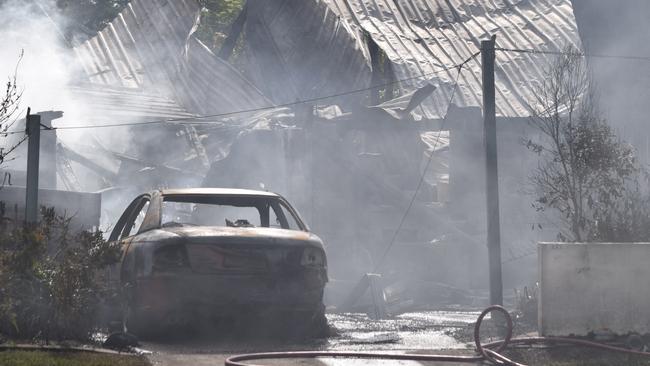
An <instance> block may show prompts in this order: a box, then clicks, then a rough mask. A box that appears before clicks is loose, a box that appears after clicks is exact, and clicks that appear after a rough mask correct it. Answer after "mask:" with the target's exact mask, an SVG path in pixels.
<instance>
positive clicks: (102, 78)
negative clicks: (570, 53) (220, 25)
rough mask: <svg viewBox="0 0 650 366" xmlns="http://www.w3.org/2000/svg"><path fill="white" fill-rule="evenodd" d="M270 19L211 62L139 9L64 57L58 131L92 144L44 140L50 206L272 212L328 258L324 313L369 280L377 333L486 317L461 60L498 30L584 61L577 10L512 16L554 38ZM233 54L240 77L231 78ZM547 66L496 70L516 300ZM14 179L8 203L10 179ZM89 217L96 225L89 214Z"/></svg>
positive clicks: (251, 23) (438, 14)
mask: <svg viewBox="0 0 650 366" xmlns="http://www.w3.org/2000/svg"><path fill="white" fill-rule="evenodd" d="M280 3H287V2H281V1H275V0H265V1H253V0H250V1H248V2H246V3H245V5H244V7H243V9H242V11H241V14H240V16H239V17H237V19H236V20H235V23H233V25H232V30H231V32H230V34H228V35H227V37H226V41H225V42H224V44H223V47H222V48H221V50H220V51H219V52H217V54H215V53H214V52H212V51H211V50H210V49H209V48H208V47H206V46H205V45H204V44H203V43H202V42H201V41H199V39H198V38H197V37H196V36H195V34H194V32H195V31H196V28H197V26H198V22H199V20H200V15H199V14H200V11H201V8H200V5H199V4H198V2H197V1H195V0H134V1H132V2H131V3H130V4H129V5H128V6H127V7H126V8H125V9H124V10H123V11H122V12H121V13H120V14H119V15H118V16H117V17H116V18H115V19H114V20H113V21H112V22H110V23H109V24H108V25H107V26H106V27H105V28H104V29H103V30H101V31H100V32H98V33H97V34H96V35H93V36H91V37H89V38H87V39H77V40H75V41H74V42H73V51H74V54H75V59H76V62H77V63H78V66H79V67H80V69H81V70H83V72H81V73H79V77H78V79H77V80H75V81H74V82H72V83H71V84H70V85H68V86H67V87H66V88H67V90H69V91H70V92H71V94H72V95H73V96H74V98H75V100H77V101H78V103H83V104H84V105H87V106H90V107H91V109H92V111H93V113H92V115H89V116H88V119H87V120H85V121H79V122H78V123H69V124H67V123H66V124H56V122H55V123H54V126H55V127H57V128H59V129H60V130H64V129H65V128H69V129H75V127H78V126H80V125H84V126H91V127H94V128H88V129H86V130H84V131H85V132H84V138H83V139H80V140H79V141H78V142H77V143H75V144H74V145H72V144H66V143H64V142H63V141H60V140H57V139H56V135H57V130H53V131H50V132H48V134H49V136H51V137H50V139H53V142H52V144H51V145H52V146H51V149H50V154H51V156H53V157H55V158H54V159H55V163H53V165H48V166H56V167H57V168H56V176H57V177H58V179H56V178H55V179H54V182H53V184H51V185H50V187H48V188H52V189H59V190H66V191H74V192H81V191H85V192H99V193H98V194H99V195H101V218H102V220H103V221H102V224H107V223H108V221H107V220H110V219H112V218H114V217H116V215H117V214H118V213H119V212H120V210H121V209H122V208H123V207H124V206H125V205H126V203H128V202H126V200H127V199H128V197H131V196H133V195H134V194H135V193H138V192H141V191H146V190H149V189H151V188H156V187H240V188H253V189H260V187H261V188H262V189H268V190H271V191H276V192H280V193H282V194H283V195H284V196H286V197H290V198H291V200H292V201H293V202H295V205H296V206H297V208H298V210H299V211H301V212H302V214H303V216H304V217H305V218H306V220H307V221H308V222H309V224H310V226H311V228H312V229H313V230H314V231H315V232H317V233H318V234H319V235H320V236H321V237H322V238H323V240H324V241H325V243H326V245H327V251H328V255H329V257H330V274H331V277H332V283H331V291H330V294H329V296H331V298H330V299H328V302H329V303H330V304H341V303H344V302H345V301H346V298H347V297H346V296H347V294H348V293H349V291H350V290H351V289H352V288H353V287H354V286H355V285H356V284H357V279H358V278H371V279H372V278H373V277H372V276H370V277H368V276H365V277H363V276H364V275H365V274H367V273H372V272H380V273H381V274H382V277H381V280H380V281H381V285H380V287H381V288H382V289H383V291H386V293H387V294H388V295H387V299H388V300H389V302H390V301H392V305H390V306H392V310H390V309H389V310H388V312H389V313H390V312H392V313H398V312H400V311H405V310H408V309H412V308H417V307H418V306H419V305H421V304H423V303H427V302H429V303H430V302H432V301H433V302H436V303H439V304H458V303H465V304H466V305H474V306H481V305H483V303H482V301H483V300H482V299H484V298H483V297H482V292H481V291H480V290H481V289H484V288H485V285H486V284H485V283H484V278H483V277H482V276H481V275H480V274H481V273H483V272H484V271H482V270H478V269H480V268H485V267H486V265H487V264H486V263H484V262H485V260H484V258H485V257H486V254H485V248H484V245H483V243H484V236H485V223H484V221H485V220H484V216H483V215H484V212H485V209H484V205H485V198H484V196H483V193H481V192H484V189H483V188H482V187H483V185H484V182H483V180H484V178H483V171H482V169H483V168H482V167H483V162H482V155H481V144H482V127H481V113H480V109H479V107H478V106H480V98H481V95H480V90H481V86H480V80H479V79H480V77H477V75H479V72H480V65H479V63H478V61H477V60H475V59H472V55H473V54H474V53H475V52H476V50H477V49H478V45H479V39H480V35H478V36H476V35H474V34H472V32H471V31H470V30H469V29H468V28H467V27H465V25H466V24H467V23H468V22H472V21H477V22H478V23H481V22H483V21H484V20H488V19H491V20H492V21H493V22H495V23H497V24H499V27H500V28H499V29H500V30H499V31H497V34H499V33H500V32H503V33H504V34H508V33H512V32H510V30H512V29H514V28H517V29H518V31H520V32H524V33H526V34H525V36H527V37H530V38H531V39H538V40H539V42H538V43H537V47H540V48H548V49H555V48H558V49H559V48H560V47H562V46H563V45H564V44H578V43H579V38H578V32H577V25H576V22H575V19H574V18H573V12H572V10H571V2H570V1H569V0H564V1H562V3H563V5H565V6H551V5H549V4H547V3H546V2H544V1H535V0H530V1H526V2H523V3H518V4H514V5H510V6H512V7H513V9H514V10H517V11H518V10H519V7H524V6H526V4H527V3H535V6H534V7H532V9H534V11H536V12H539V13H540V14H547V13H549V12H550V13H552V14H554V16H557V17H556V18H557V19H561V22H560V23H562V24H559V23H558V22H556V23H547V22H542V21H540V20H539V17H535V16H526V15H525V14H522V13H520V16H517V17H516V19H515V17H514V16H513V15H512V12H503V11H502V10H503V9H500V6H501V5H489V6H488V5H486V7H485V9H483V10H484V11H476V13H472V11H471V10H470V9H464V10H461V8H460V7H455V6H454V5H453V4H452V3H453V2H447V3H446V4H438V5H437V7H436V8H426V9H424V8H423V9H412V8H410V7H405V6H403V5H402V4H401V3H400V2H392V1H380V3H382V4H383V5H385V6H386V7H387V8H390V9H391V10H392V11H391V12H381V11H380V9H379V8H378V6H379V5H377V2H367V1H350V0H322V1H321V0H319V1H302V0H290V1H288V4H285V5H283V6H280ZM366 3H367V4H366ZM373 4H374V5H373ZM383 5H382V6H383ZM364 6H365V7H366V8H367V9H368V12H366V13H364V12H363V11H362V8H363V7H364ZM416 10H417V11H416ZM535 27H544V32H543V33H544V34H546V35H548V36H545V37H542V38H540V36H539V35H538V34H536V33H535V31H534V29H535ZM486 32H487V31H486ZM499 42H500V45H501V46H503V47H507V46H516V45H517V42H518V40H517V39H514V38H512V37H507V36H504V37H500V38H499ZM237 44H243V45H244V46H243V49H239V48H238V47H235V45H237ZM472 44H474V46H475V47H473V46H472ZM240 48H241V47H240ZM234 52H239V53H240V54H238V55H237V59H238V61H237V65H236V66H237V67H235V66H233V65H232V64H231V63H230V61H229V60H232V58H233V53H234ZM547 57H548V56H546V55H543V54H535V55H526V56H523V57H517V58H507V59H506V58H504V59H502V60H499V61H500V63H501V65H502V69H501V70H500V73H497V80H496V84H497V91H498V93H497V96H496V100H497V115H498V116H500V117H499V118H500V123H499V129H500V130H499V139H500V146H499V149H503V150H504V151H515V152H517V153H509V154H505V155H504V154H502V155H500V157H499V158H500V163H499V164H500V172H499V174H500V175H501V177H502V178H501V179H502V181H503V182H502V183H501V184H502V186H501V191H502V195H503V197H502V200H503V203H502V205H503V207H505V208H504V209H505V210H508V217H517V218H518V219H517V222H509V221H507V222H504V223H503V224H502V225H503V237H504V239H503V246H504V249H503V250H504V261H505V263H506V265H504V266H505V267H504V271H506V272H508V271H515V272H517V273H518V274H519V275H518V276H504V277H506V278H520V279H522V278H523V279H524V280H522V281H524V282H529V281H528V279H532V278H534V272H531V271H534V270H532V269H530V268H534V266H532V265H531V266H529V267H530V268H528V269H526V268H524V267H526V266H517V267H514V266H508V265H507V263H511V262H514V261H521V260H523V261H527V260H528V261H534V258H532V257H530V254H531V253H532V252H534V245H533V243H534V242H535V241H536V240H537V239H539V238H540V237H543V236H544V235H545V231H544V230H543V229H542V230H537V231H531V230H530V225H523V226H524V227H525V228H524V229H522V225H521V223H522V222H523V223H526V222H536V221H538V220H536V216H535V213H534V212H531V210H530V207H528V204H526V202H524V201H525V200H522V199H521V195H520V194H519V193H518V192H517V189H516V187H517V184H518V183H519V180H520V179H521V178H522V177H525V175H526V172H525V170H526V169H527V168H526V167H525V165H526V164H525V161H526V159H532V157H530V156H529V155H527V154H528V153H527V152H526V149H525V147H523V146H520V141H519V140H520V136H521V134H522V133H523V131H524V130H525V126H526V122H525V120H526V118H527V117H528V115H529V113H528V111H527V107H526V104H525V101H526V100H527V98H528V97H529V96H528V95H527V94H526V90H528V89H530V88H525V87H522V88H518V87H517V85H527V84H530V83H531V79H532V78H531V77H530V76H531V75H533V76H535V77H537V78H541V77H543V76H542V75H541V74H540V70H539V68H538V67H536V64H538V63H540V62H543V61H544V60H545V59H546V58H547ZM464 61H466V62H464ZM461 64H462V67H459V65H461ZM521 70H525V72H522V71H521ZM502 90H511V92H509V93H504V92H502ZM454 93H456V97H455V98H451V95H453V94H454ZM451 99H453V100H451ZM64 112H65V111H64ZM48 113H49V112H48ZM49 116H50V120H52V119H55V118H56V117H57V116H58V117H60V115H57V114H51V113H50V114H49ZM100 126H104V127H100ZM107 126H110V127H107ZM452 141H453V142H452ZM429 160H430V161H429ZM522 161H524V163H522ZM425 166H426V167H428V169H427V171H425V172H423V170H424V167H425ZM13 176H14V177H15V178H14V180H15V182H14V184H15V185H21V182H20V179H21V178H20V177H21V175H20V173H19V172H14V175H13ZM420 180H422V184H418V182H419V181H420ZM53 194H59V193H53ZM60 194H63V193H60ZM0 195H2V192H0ZM413 195H416V199H415V200H414V204H413V205H412V207H411V208H410V210H409V214H408V215H407V216H406V217H405V219H404V225H403V226H401V229H400V230H399V232H396V229H397V228H398V226H399V225H398V224H399V218H400V217H401V216H402V215H403V214H404V212H405V210H406V209H407V207H408V206H409V202H410V201H411V198H412V197H413ZM92 197H94V198H92V199H96V196H92ZM89 199H90V198H89ZM64 201H65V200H64ZM68 201H70V200H68ZM93 207H95V206H93ZM77 209H78V210H82V209H81V208H77ZM79 216H80V217H88V215H79ZM90 216H91V217H94V219H93V220H94V221H93V223H94V225H98V224H99V223H100V211H99V208H98V207H96V208H93V209H92V212H91V214H90ZM391 239H392V240H391ZM386 254H387V255H386ZM384 256H386V258H387V259H386V260H384V259H383V258H384ZM450 263H454V264H453V265H451V264H450ZM522 268H524V269H522ZM416 278H417V279H418V280H415V279H416ZM346 279H352V280H346ZM433 279H435V281H434V280H433ZM372 283H374V280H368V284H369V285H368V286H370V287H374V286H375V285H373V284H372ZM515 285H518V284H514V283H512V284H508V283H506V284H505V286H506V287H507V286H510V287H512V286H515ZM460 288H464V289H473V290H474V291H467V290H460ZM425 293H426V294H433V295H426V296H425V295H423V294H425ZM391 299H392V300H391ZM347 300H348V301H350V299H349V298H347ZM350 306H352V305H350ZM390 306H389V308H390ZM382 311H383V310H382Z"/></svg>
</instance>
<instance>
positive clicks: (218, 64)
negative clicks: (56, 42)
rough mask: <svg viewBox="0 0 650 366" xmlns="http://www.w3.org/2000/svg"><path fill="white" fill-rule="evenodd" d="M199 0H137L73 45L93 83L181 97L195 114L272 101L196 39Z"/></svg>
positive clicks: (247, 106)
mask: <svg viewBox="0 0 650 366" xmlns="http://www.w3.org/2000/svg"><path fill="white" fill-rule="evenodd" d="M199 11H200V6H199V4H198V2H197V1H196V0H133V1H131V3H130V4H129V5H128V6H127V7H126V8H125V9H124V10H123V11H122V12H121V13H120V14H119V15H118V16H117V17H116V18H115V19H114V20H113V21H112V22H111V23H110V24H108V25H107V26H106V27H105V28H104V29H103V30H102V31H100V32H98V34H97V35H96V36H95V37H93V38H91V39H89V40H87V41H85V42H83V43H82V44H80V45H79V46H77V47H75V53H76V55H77V58H78V60H79V62H80V64H81V65H82V67H83V69H84V70H85V72H86V75H87V80H88V81H89V82H90V83H91V84H92V85H94V86H108V87H118V88H126V89H133V90H140V91H143V92H145V93H148V94H158V95H163V96H166V97H168V98H170V99H174V100H177V101H178V102H179V103H180V104H181V105H182V107H183V108H184V109H185V110H187V111H189V112H191V113H193V114H216V113H226V112H232V111H236V110H241V109H247V108H259V107H265V106H269V105H272V103H271V102H270V101H269V100H268V99H267V98H265V97H264V95H263V94H262V93H261V92H260V91H259V90H258V89H257V88H256V87H255V86H254V85H253V84H251V83H250V82H249V81H247V80H246V79H245V78H244V77H243V76H242V75H241V74H240V73H239V72H238V71H237V70H236V69H235V68H233V67H232V66H231V65H230V64H228V63H227V62H226V61H224V60H221V59H220V58H218V57H217V56H215V55H214V54H213V53H212V52H211V51H210V50H209V49H208V48H207V47H205V46H204V45H203V44H201V42H200V41H199V40H198V39H197V38H196V37H194V35H193V33H194V31H195V30H196V27H197V25H198V19H199Z"/></svg>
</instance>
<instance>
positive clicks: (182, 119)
mask: <svg viewBox="0 0 650 366" xmlns="http://www.w3.org/2000/svg"><path fill="white" fill-rule="evenodd" d="M479 54H480V52H476V53H474V54H473V55H472V56H470V57H468V58H467V59H466V60H465V61H463V62H461V63H459V64H456V65H453V66H448V67H445V68H443V69H439V70H435V71H431V72H428V73H423V74H419V75H417V76H413V77H409V78H404V79H399V80H394V81H391V82H387V83H382V84H377V85H373V86H371V87H367V88H361V89H355V90H349V91H345V92H341V93H336V94H330V95H326V96H321V97H316V98H310V99H305V100H298V101H295V102H290V103H282V104H276V105H272V106H265V107H257V108H249V109H242V110H237V111H231V112H224V113H216V114H209V115H199V116H191V117H178V118H167V119H159V120H152V121H143V122H126V123H112V124H103V125H78V126H61V127H53V128H52V130H73V129H93V128H107V127H123V126H143V125H153V124H166V123H170V124H190V125H201V124H214V123H221V122H219V121H205V122H196V120H198V119H209V118H219V117H227V116H232V115H237V114H243V113H253V112H261V111H265V110H271V109H276V108H283V107H291V106H295V105H300V104H310V103H314V102H318V101H321V100H326V99H332V98H337V97H343V96H346V95H351V94H356V93H361V92H365V91H368V90H374V89H380V88H383V87H387V86H391V85H395V84H398V83H401V82H404V81H410V80H415V79H420V78H422V77H426V76H430V75H435V74H439V73H442V72H446V71H450V70H455V69H458V70H460V69H461V68H462V67H463V66H464V65H465V64H466V63H468V62H469V61H471V60H472V59H474V58H475V57H476V56H478V55H479Z"/></svg>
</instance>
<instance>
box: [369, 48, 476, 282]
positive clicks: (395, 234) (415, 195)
mask: <svg viewBox="0 0 650 366" xmlns="http://www.w3.org/2000/svg"><path fill="white" fill-rule="evenodd" d="M479 54H480V52H477V53H475V54H473V55H472V56H470V57H469V58H468V59H466V60H465V61H463V62H462V63H461V64H460V65H459V67H458V73H457V74H456V78H455V80H454V87H453V89H452V90H451V96H450V97H449V103H448V104H447V112H446V113H445V116H444V117H443V119H442V122H441V124H440V130H439V131H438V137H437V138H436V141H435V143H434V145H433V150H432V151H431V153H430V154H429V157H428V159H427V163H426V165H425V166H424V170H423V171H422V174H421V175H420V180H419V181H418V185H417V187H415V192H413V196H412V197H411V201H410V202H409V205H408V207H407V208H406V211H405V212H404V215H402V218H401V220H400V222H399V225H397V229H395V232H394V233H393V237H392V238H391V240H390V242H389V244H388V246H387V247H386V249H385V250H384V253H383V254H382V256H381V258H380V259H379V261H378V262H377V264H376V265H375V267H374V269H373V271H377V270H378V269H379V267H380V266H381V265H382V264H383V262H384V259H386V256H387V255H388V253H389V252H390V249H391V248H392V247H393V245H394V244H395V240H397V236H398V235H399V232H400V230H402V226H404V222H405V221H406V217H407V216H408V214H409V212H410V211H411V208H412V207H413V204H414V203H415V199H416V197H417V195H418V192H419V191H420V187H422V183H423V182H424V176H425V175H426V173H427V170H429V165H431V161H432V160H433V155H434V154H435V151H436V147H437V145H438V142H439V141H440V132H441V131H442V130H443V129H444V126H445V123H446V122H447V116H448V115H449V108H450V106H451V103H452V102H453V101H454V96H455V95H456V89H458V79H459V78H460V73H461V72H462V71H463V66H465V64H466V63H468V62H469V61H471V60H472V59H474V57H476V56H478V55H479Z"/></svg>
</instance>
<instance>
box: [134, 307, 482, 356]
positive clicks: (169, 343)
mask: <svg viewBox="0 0 650 366" xmlns="http://www.w3.org/2000/svg"><path fill="white" fill-rule="evenodd" d="M477 316H478V312H476V311H456V310H451V311H449V310H448V311H421V312H410V313H405V314H402V315H399V316H397V317H395V318H393V319H387V320H372V319H370V318H368V316H366V315H365V314H328V316H327V317H328V321H329V323H330V326H333V327H334V328H335V329H336V333H337V335H335V336H331V337H329V338H328V339H323V340H316V341H314V340H311V341H304V342H300V341H298V342H296V341H287V340H280V339H270V338H268V337H257V336H255V335H250V336H242V335H238V336H229V335H227V334H224V332H223V331H219V330H216V329H215V330H213V331H208V332H202V333H201V334H187V335H184V336H181V337H171V338H168V339H164V340H148V341H142V342H141V344H142V348H143V349H145V350H147V351H150V352H151V353H150V354H149V355H148V356H147V357H148V358H149V360H150V361H151V362H152V364H153V365H156V366H171V365H181V366H184V365H198V366H203V365H215V366H221V365H224V361H225V359H226V358H227V357H229V356H231V355H234V354H242V353H254V352H278V351H307V350H309V351H362V352H394V353H436V354H437V353H452V354H471V353H472V349H471V346H470V345H467V344H465V343H462V342H459V341H457V340H456V339H455V338H454V337H452V336H451V335H450V333H451V332H453V331H454V330H455V329H458V328H461V327H466V326H467V325H468V324H470V323H473V322H474V321H475V320H476V317H477ZM441 350H444V351H441ZM255 364H258V365H323V366H325V365H327V366H334V365H336V366H339V365H340V366H361V365H421V364H429V365H435V364H436V363H421V362H415V361H379V360H350V359H340V358H336V359H334V358H319V359H316V360H308V359H291V360H286V359H285V360H265V361H256V362H255ZM445 365H450V364H449V363H445Z"/></svg>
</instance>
